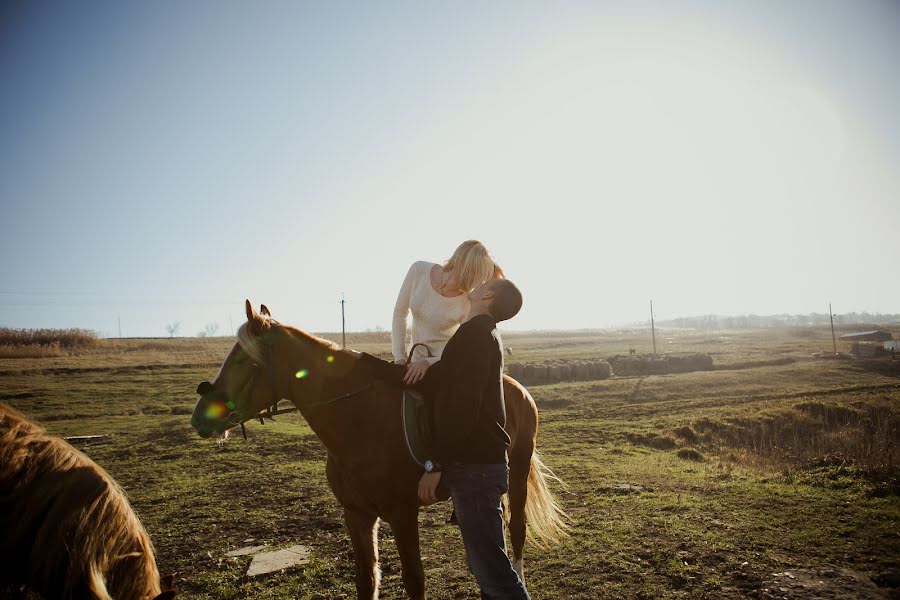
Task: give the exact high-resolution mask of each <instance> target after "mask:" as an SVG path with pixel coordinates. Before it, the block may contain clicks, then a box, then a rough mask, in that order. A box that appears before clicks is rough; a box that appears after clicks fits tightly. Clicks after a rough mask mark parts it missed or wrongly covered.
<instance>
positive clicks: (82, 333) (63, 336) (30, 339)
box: [0, 327, 97, 348]
mask: <svg viewBox="0 0 900 600" xmlns="http://www.w3.org/2000/svg"><path fill="white" fill-rule="evenodd" d="M96 343H97V334H96V333H95V332H93V331H90V330H88V329H11V328H8V327H0V346H10V347H13V346H24V347H29V346H48V347H49V346H56V347H58V348H84V347H90V346H94V345H95V344H96Z"/></svg>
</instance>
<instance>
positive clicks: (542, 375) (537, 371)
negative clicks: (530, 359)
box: [534, 365, 547, 381]
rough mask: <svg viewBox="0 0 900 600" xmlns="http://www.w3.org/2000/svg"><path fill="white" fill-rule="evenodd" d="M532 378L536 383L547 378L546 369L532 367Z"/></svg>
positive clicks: (544, 367) (536, 366)
mask: <svg viewBox="0 0 900 600" xmlns="http://www.w3.org/2000/svg"><path fill="white" fill-rule="evenodd" d="M534 378H535V379H537V380H538V381H541V380H544V379H546V378H547V367H546V366H544V365H534Z"/></svg>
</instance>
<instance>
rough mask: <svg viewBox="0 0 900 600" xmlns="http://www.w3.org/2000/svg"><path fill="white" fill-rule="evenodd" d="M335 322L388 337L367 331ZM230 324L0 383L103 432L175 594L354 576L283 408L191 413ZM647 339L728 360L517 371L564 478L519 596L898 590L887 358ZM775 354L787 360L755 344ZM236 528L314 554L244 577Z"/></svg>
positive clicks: (587, 352)
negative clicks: (212, 436)
mask: <svg viewBox="0 0 900 600" xmlns="http://www.w3.org/2000/svg"><path fill="white" fill-rule="evenodd" d="M894 335H895V337H900V329H896V330H894ZM348 341H349V345H352V346H353V347H355V348H357V349H361V350H366V351H369V352H373V353H381V354H382V355H385V356H386V355H387V353H388V352H389V339H388V337H387V335H386V334H354V335H352V336H350V339H349V340H348ZM231 343H232V342H231V340H228V339H223V338H215V339H165V340H98V341H97V342H96V344H93V345H91V346H90V347H89V348H85V349H83V350H81V351H73V352H59V353H58V355H51V356H33V357H27V356H26V357H22V358H0V402H7V403H9V404H11V405H13V406H14V407H16V408H18V409H19V410H21V411H22V412H24V413H25V414H26V415H28V416H29V417H32V418H34V419H36V420H38V421H39V422H41V423H43V424H44V425H45V426H46V427H47V428H48V429H49V430H50V431H51V432H52V433H55V434H58V435H61V436H72V435H91V434H106V435H108V436H109V437H107V438H104V439H102V440H100V441H96V442H92V443H89V444H87V445H84V444H80V445H79V447H80V448H81V449H82V450H83V451H85V452H86V453H87V454H89V455H90V456H91V457H92V458H93V459H94V460H96V461H97V462H98V463H99V464H100V465H102V466H103V467H105V468H106V469H107V470H108V471H109V472H110V473H111V474H112V475H113V477H115V478H116V479H117V480H118V481H119V482H120V483H121V484H122V485H123V486H124V487H125V489H126V490H127V492H128V494H129V497H130V498H131V501H132V504H133V506H134V507H135V509H136V511H137V512H138V514H139V515H140V516H141V518H142V519H143V521H144V523H145V525H146V527H147V529H148V530H149V532H150V534H151V536H152V538H153V540H154V543H155V545H156V548H157V551H158V561H159V563H160V567H161V570H162V571H164V572H171V571H175V572H177V574H178V585H179V589H180V590H181V594H180V596H179V597H183V598H191V599H200V598H210V599H211V598H341V597H348V598H352V597H355V591H354V588H353V583H352V574H351V573H352V562H351V554H350V551H349V541H348V539H347V537H346V534H345V533H344V531H343V523H342V520H341V513H340V510H339V509H338V506H337V503H336V501H335V500H334V498H333V497H332V496H331V493H330V491H329V490H328V488H327V485H326V482H325V477H324V450H323V449H322V447H321V445H320V444H319V442H318V440H317V439H316V438H315V436H314V435H313V434H312V433H311V431H310V430H309V428H308V426H307V425H306V423H305V422H304V420H303V419H302V417H299V416H297V415H288V416H284V417H279V419H278V421H277V422H274V423H267V424H266V426H265V427H263V426H260V425H259V424H250V425H248V434H249V440H247V441H244V440H243V439H241V438H239V437H232V438H231V439H229V440H227V441H226V442H224V443H217V442H214V441H210V440H202V439H200V438H199V437H198V436H197V435H196V434H195V433H194V431H193V429H192V428H191V427H190V424H189V422H188V418H189V417H188V415H189V414H190V411H191V408H192V406H193V403H194V401H195V400H196V396H195V394H194V389H195V388H196V385H197V383H199V382H200V381H202V380H206V379H209V378H210V377H212V376H213V375H214V374H215V373H216V370H217V369H218V366H219V364H220V363H221V361H222V360H223V359H224V357H225V355H226V354H227V352H228V350H229V348H230V345H231ZM505 343H506V345H507V346H510V347H512V349H513V359H514V360H522V361H542V360H547V359H555V358H572V359H593V358H605V357H607V356H610V355H613V354H627V353H628V350H629V348H636V349H637V351H638V352H639V353H640V352H648V351H649V350H650V342H649V336H648V333H647V332H646V331H642V330H634V331H616V332H569V333H559V334H556V333H541V334H509V335H507V336H506V337H505ZM657 343H658V345H659V349H660V352H662V351H671V352H706V353H709V354H711V355H712V356H713V358H714V360H715V363H716V364H717V365H720V366H723V367H730V368H723V369H721V370H715V371H707V372H697V373H687V374H679V375H654V376H647V377H613V378H611V379H607V380H603V381H581V382H570V383H559V384H551V385H543V386H532V387H531V388H530V390H531V392H532V394H533V396H534V397H535V400H536V401H537V402H538V405H539V407H540V408H541V430H540V433H539V437H538V447H539V451H540V452H541V453H542V455H543V457H544V460H545V462H547V463H548V464H549V465H550V466H551V467H552V468H553V469H554V470H555V471H556V473H557V474H558V475H559V476H560V477H561V478H562V479H563V480H564V481H565V483H566V486H565V487H560V486H558V487H557V488H556V489H555V491H556V493H557V494H558V496H559V498H560V499H561V502H562V504H563V506H564V507H565V509H566V510H567V511H568V512H569V514H570V515H571V517H572V519H573V529H572V536H571V537H570V538H569V539H568V540H567V541H566V542H565V543H563V544H562V545H560V546H557V547H554V548H551V549H548V550H538V549H535V548H528V549H527V551H526V575H527V580H528V586H529V590H530V592H531V594H532V596H533V597H534V598H535V599H542V598H547V599H572V598H585V599H587V598H591V599H594V598H623V599H626V598H627V599H631V598H748V597H749V598H776V597H789V598H821V597H825V598H870V597H871V598H880V597H897V589H896V588H891V587H890V585H891V581H892V578H895V577H896V573H897V571H898V569H900V501H898V495H900V481H898V468H897V464H898V457H900V429H898V423H900V367H898V365H900V361H897V362H896V363H890V362H889V361H887V362H872V361H870V362H860V361H819V360H815V359H812V358H811V353H812V352H814V351H821V350H830V348H831V333H830V331H826V330H818V329H816V330H809V329H803V330H759V331H744V332H734V331H728V332H694V331H662V332H659V334H658V338H657ZM775 358H791V359H794V362H792V363H790V364H782V365H777V366H753V365H755V364H763V363H765V362H766V361H770V362H771V361H772V359H775ZM449 512H450V510H449V506H448V505H447V504H441V505H437V506H434V507H431V508H428V509H425V510H423V511H422V514H421V517H420V522H421V530H422V538H423V543H422V546H423V548H422V551H423V559H424V563H425V568H426V573H427V578H428V583H427V586H428V592H429V597H432V598H475V597H477V588H476V586H475V584H474V581H473V580H472V578H471V576H470V575H469V574H468V572H467V570H466V566H465V558H464V555H463V551H462V544H461V542H460V540H459V535H458V532H457V531H456V530H455V528H454V527H453V526H451V525H449V524H447V523H446V521H447V517H448V515H449ZM380 538H381V543H380V546H381V553H382V572H383V577H382V597H383V598H401V597H403V594H402V584H401V580H400V565H399V560H398V558H397V554H396V550H395V548H394V545H393V542H392V538H391V535H390V528H389V526H386V525H385V526H382V529H381V534H380ZM248 540H253V542H252V543H254V544H268V545H270V546H271V547H272V548H276V549H277V548H280V547H286V546H290V545H294V544H304V545H306V546H309V547H310V548H311V549H312V561H311V562H310V563H309V564H308V565H306V566H303V567H298V568H296V569H293V570H289V571H286V572H283V573H279V574H275V575H272V576H269V577H264V578H260V579H254V580H247V579H246V578H245V577H244V576H243V573H244V571H246V568H247V564H248V562H249V560H250V559H249V558H246V557H245V558H237V559H226V558H223V554H224V553H225V552H227V551H229V550H233V549H235V548H238V547H241V546H245V545H248ZM873 578H874V579H875V580H876V581H877V582H878V583H879V584H880V586H876V585H875V584H874V583H872V579H873ZM819 582H822V583H821V584H820V583H819ZM893 584H894V585H896V582H895V581H894V583H893ZM804 586H805V587H804ZM823 590H824V591H823Z"/></svg>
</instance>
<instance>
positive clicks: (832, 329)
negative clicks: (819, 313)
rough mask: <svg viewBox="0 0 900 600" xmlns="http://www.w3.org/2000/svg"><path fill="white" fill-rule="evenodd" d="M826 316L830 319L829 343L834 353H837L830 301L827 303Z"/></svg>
mask: <svg viewBox="0 0 900 600" xmlns="http://www.w3.org/2000/svg"><path fill="white" fill-rule="evenodd" d="M828 318H829V319H831V345H832V346H834V353H835V354H837V342H836V341H835V339H834V314H833V313H832V312H831V302H829V303H828Z"/></svg>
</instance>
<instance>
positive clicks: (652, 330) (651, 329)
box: [650, 300, 656, 356]
mask: <svg viewBox="0 0 900 600" xmlns="http://www.w3.org/2000/svg"><path fill="white" fill-rule="evenodd" d="M650 332H651V333H652V334H653V356H656V324H655V323H654V322H653V300H651V301H650Z"/></svg>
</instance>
